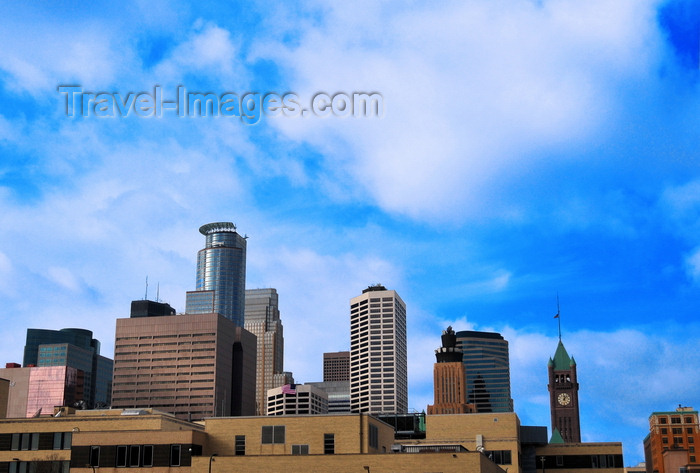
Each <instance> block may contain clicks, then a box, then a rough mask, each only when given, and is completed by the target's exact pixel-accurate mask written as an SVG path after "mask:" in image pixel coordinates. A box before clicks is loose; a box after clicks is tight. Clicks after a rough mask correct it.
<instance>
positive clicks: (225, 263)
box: [185, 222, 246, 327]
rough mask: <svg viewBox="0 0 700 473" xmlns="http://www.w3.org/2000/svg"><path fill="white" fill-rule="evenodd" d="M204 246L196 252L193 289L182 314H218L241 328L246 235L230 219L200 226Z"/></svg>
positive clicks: (189, 293)
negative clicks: (195, 271) (195, 279)
mask: <svg viewBox="0 0 700 473" xmlns="http://www.w3.org/2000/svg"><path fill="white" fill-rule="evenodd" d="M199 232H200V233H201V234H202V235H204V236H205V237H206V244H205V247H204V249H202V250H200V251H199V252H198V253H197V284H196V290H194V291H189V292H187V301H186V309H185V313H187V314H211V313H217V314H221V315H223V316H224V317H226V318H227V319H229V320H230V321H232V322H233V323H234V324H236V325H237V326H239V327H243V321H244V313H245V267H246V237H242V236H241V235H239V234H238V233H237V232H236V226H235V225H234V224H233V223H231V222H216V223H209V224H207V225H202V226H201V227H200V228H199Z"/></svg>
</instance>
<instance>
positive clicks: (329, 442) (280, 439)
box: [235, 425, 379, 455]
mask: <svg viewBox="0 0 700 473" xmlns="http://www.w3.org/2000/svg"><path fill="white" fill-rule="evenodd" d="M372 429H374V436H375V443H377V440H376V438H378V432H379V430H378V429H377V427H376V426H374V425H370V446H371V444H372ZM285 431H286V429H285V426H284V425H264V426H263V427H262V443H263V445H265V444H284V443H285ZM374 448H377V447H376V445H375V447H374ZM235 452H236V455H245V435H236V450H235ZM308 453H309V446H308V445H292V455H308ZM323 453H324V454H326V455H332V454H334V453H335V434H323Z"/></svg>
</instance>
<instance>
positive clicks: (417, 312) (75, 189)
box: [0, 0, 700, 465]
mask: <svg viewBox="0 0 700 473" xmlns="http://www.w3.org/2000/svg"><path fill="white" fill-rule="evenodd" d="M0 18H2V19H1V20H0V26H1V27H0V45H1V46H2V47H0V307H1V308H2V314H3V315H2V317H3V324H2V326H3V328H2V334H3V343H2V344H1V345H0V355H1V356H0V359H1V360H4V362H21V356H22V348H23V345H24V337H25V331H26V329H27V328H30V327H36V328H53V329H59V328H63V327H75V326H78V327H83V328H87V329H90V330H92V331H93V332H94V333H95V335H96V337H97V338H98V339H100V340H101V341H102V344H103V345H102V346H103V354H104V355H106V356H112V352H113V341H114V326H115V322H114V321H115V319H116V318H119V317H127V316H128V311H129V303H130V301H131V300H133V299H138V298H142V297H143V296H144V283H145V279H146V276H148V278H149V281H150V287H151V288H150V292H149V294H150V296H151V297H154V296H155V287H156V285H159V288H160V298H161V299H162V300H164V301H167V302H170V303H171V304H172V305H173V306H174V307H175V308H177V309H178V310H183V309H184V299H185V291H187V290H192V289H194V276H195V257H196V252H197V251H198V250H199V249H200V248H201V247H202V245H203V237H202V236H201V235H200V234H199V233H198V232H197V229H198V228H199V226H200V225H202V224H204V223H208V222H212V221H233V222H235V223H236V224H237V225H238V228H239V230H240V231H241V232H242V233H245V234H248V235H249V237H250V239H249V240H248V245H249V246H248V274H247V286H248V287H249V288H257V287H275V288H277V289H278V291H279V294H280V305H281V311H282V318H283V323H284V327H285V340H286V353H285V368H286V369H288V370H291V371H293V372H294V374H295V377H296V379H297V381H299V382H307V381H317V380H320V379H321V377H322V373H321V360H322V353H323V352H324V351H336V350H343V349H347V348H348V347H349V336H348V332H349V330H348V329H349V320H348V309H349V308H348V305H349V299H350V298H351V297H353V296H355V295H357V294H359V293H360V291H361V289H363V288H364V287H366V286H367V285H369V284H374V283H377V282H380V283H382V284H384V285H386V286H387V287H389V288H392V289H396V290H397V291H398V292H399V294H400V295H401V297H402V298H403V299H404V300H405V301H406V303H407V306H408V318H409V321H408V329H409V335H408V336H409V344H408V347H409V361H410V367H409V386H410V393H409V404H410V406H411V407H412V408H415V409H416V410H419V411H420V410H423V409H424V408H425V406H426V405H427V404H428V403H430V402H432V363H433V350H434V349H435V348H436V347H437V346H438V345H439V335H440V332H441V330H442V329H444V328H445V327H446V326H447V325H448V324H451V325H453V326H454V327H455V329H457V330H468V329H476V330H496V331H499V332H501V333H502V334H503V335H504V336H505V337H506V339H507V340H508V341H509V342H510V349H511V371H512V391H513V397H514V401H515V408H516V412H517V413H518V415H519V416H520V418H521V421H522V422H523V424H526V425H548V424H549V406H548V393H547V388H546V384H547V378H546V376H547V360H548V359H549V357H550V356H552V355H553V354H554V350H555V349H556V343H557V326H556V321H555V320H554V319H553V315H554V314H555V313H556V297H557V293H558V294H559V298H560V301H561V313H562V319H561V320H562V330H563V339H564V343H565V345H566V347H567V349H568V351H569V353H570V354H571V355H573V356H574V357H575V358H576V360H577V362H578V370H579V378H580V382H581V391H580V397H581V403H582V406H581V423H582V436H583V438H584V440H586V441H622V442H623V443H624V449H625V463H626V464H628V465H631V464H636V463H637V462H638V461H641V460H643V452H642V445H641V442H642V440H643V438H644V436H645V435H646V433H647V431H648V424H647V418H648V416H649V414H650V413H651V412H652V411H655V410H671V409H673V408H674V407H675V406H677V405H678V404H683V405H690V406H694V407H696V408H698V407H700V374H699V373H700V370H698V365H699V362H700V354H699V353H700V350H698V346H700V335H698V334H699V333H700V330H699V329H700V317H698V308H699V306H700V152H699V151H698V143H699V140H700V95H699V92H700V88H699V87H700V73H699V68H698V67H699V65H700V58H699V55H698V52H699V50H700V1H697V0H675V1H650V0H609V1H596V0H594V1H590V2H577V1H573V0H556V1H548V0H540V1H527V0H515V1H513V0H510V1H508V2H505V1H498V0H496V1H491V2H482V1H472V0H469V1H460V2H445V3H442V4H441V5H440V6H434V5H432V4H430V3H428V2H426V3H423V2H418V1H416V2H407V3H405V4H402V5H396V4H394V3H379V2H363V1H360V2H353V3H352V5H344V4H341V3H340V2H338V3H337V4H336V3H331V4H329V3H328V2H314V1H309V2H301V3H295V4H291V3H288V2H277V3H274V2H264V3H263V2H260V3H256V2H252V3H249V2H230V3H220V2H196V3H191V4H190V3H188V2H167V3H166V2H157V1H154V2H145V1H132V2H126V3H125V4H119V5H118V6H117V4H114V3H110V2H94V3H92V4H91V5H90V6H89V7H87V6H85V5H82V4H80V5H78V4H76V3H75V2H29V3H26V2H25V3H17V2H12V3H7V4H3V5H1V6H0ZM61 85H79V86H81V87H82V88H83V89H84V90H85V91H91V92H107V93H119V94H122V95H125V94H128V93H130V92H132V93H140V92H150V91H152V90H153V87H154V86H156V85H160V86H161V87H162V88H163V90H164V93H165V94H167V95H169V96H170V97H174V95H175V91H176V89H177V86H178V85H182V86H185V87H186V88H187V89H188V90H190V91H201V92H213V93H215V94H217V95H220V94H223V93H226V92H234V93H236V94H239V95H243V94H245V93H247V92H257V93H260V94H265V93H271V92H274V93H278V94H285V93H295V94H297V95H298V97H300V100H301V101H302V102H304V103H309V102H310V100H311V97H313V96H314V94H316V93H318V92H325V93H329V94H331V95H332V94H335V93H338V92H342V93H348V94H351V93H354V92H379V93H381V94H382V97H383V99H384V114H383V116H382V117H381V118H354V117H345V118H341V117H327V118H319V117H263V118H262V119H261V120H260V122H259V123H257V124H255V125H247V124H244V123H242V122H241V120H238V119H235V118H230V117H218V118H212V117H207V118H202V117H192V118H179V117H176V116H175V115H174V114H170V115H168V114H166V115H165V116H164V117H162V118H153V117H151V118H140V117H137V116H134V114H133V113H132V114H131V115H130V116H128V117H122V118H117V117H115V118H97V117H94V116H90V117H73V118H71V117H67V116H66V115H65V97H64V96H63V95H61V94H59V93H58V90H57V87H58V86H61Z"/></svg>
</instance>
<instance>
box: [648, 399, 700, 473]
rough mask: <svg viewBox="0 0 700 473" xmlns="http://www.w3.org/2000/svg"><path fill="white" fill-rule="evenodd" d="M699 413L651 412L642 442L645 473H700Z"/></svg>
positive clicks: (680, 409) (686, 410)
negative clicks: (678, 472)
mask: <svg viewBox="0 0 700 473" xmlns="http://www.w3.org/2000/svg"><path fill="white" fill-rule="evenodd" d="M699 445H700V424H698V411H696V410H693V408H692V407H682V406H680V405H679V406H678V408H677V409H676V410H675V411H660V412H652V413H651V415H650V416H649V435H647V436H646V438H645V439H644V459H645V461H646V471H647V473H672V472H674V473H675V472H677V471H679V469H680V471H684V470H685V471H693V470H700V462H698V458H700V456H699V455H698V454H697V453H696V451H695V449H696V448H697V446H699Z"/></svg>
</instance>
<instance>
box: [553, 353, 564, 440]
mask: <svg viewBox="0 0 700 473" xmlns="http://www.w3.org/2000/svg"><path fill="white" fill-rule="evenodd" d="M559 343H561V342H559ZM564 353H566V352H564ZM549 443H564V439H563V438H562V436H561V434H560V433H559V429H557V428H556V427H555V428H554V432H552V438H551V439H549Z"/></svg>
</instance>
